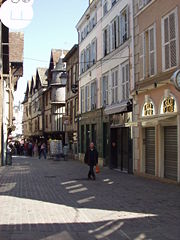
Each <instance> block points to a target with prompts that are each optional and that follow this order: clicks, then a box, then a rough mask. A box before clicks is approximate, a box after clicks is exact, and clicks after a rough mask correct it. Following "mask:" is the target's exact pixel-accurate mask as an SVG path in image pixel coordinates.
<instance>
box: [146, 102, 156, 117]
mask: <svg viewBox="0 0 180 240" xmlns="http://www.w3.org/2000/svg"><path fill="white" fill-rule="evenodd" d="M153 114H154V106H153V103H151V102H147V103H145V104H144V116H152V115H153Z"/></svg>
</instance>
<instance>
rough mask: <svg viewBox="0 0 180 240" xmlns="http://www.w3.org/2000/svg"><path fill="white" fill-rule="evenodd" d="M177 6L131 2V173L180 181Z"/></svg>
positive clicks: (155, 0) (179, 23)
mask: <svg viewBox="0 0 180 240" xmlns="http://www.w3.org/2000/svg"><path fill="white" fill-rule="evenodd" d="M179 26H180V2H179V1H178V0H174V1H168V0H163V1H162V0H152V1H138V0H136V1H134V76H135V91H134V97H133V102H134V107H133V118H134V119H133V120H134V123H135V124H136V126H134V131H133V139H134V144H133V145H134V172H135V173H137V174H145V175H149V176H153V177H158V178H163V179H168V180H173V181H176V182H180V151H179V147H180V92H179V91H178V90H177V89H176V88H175V85H174V84H173V82H172V81H171V77H172V75H173V74H174V73H175V72H176V70H178V69H180V62H179V57H180V47H179V46H180V30H179Z"/></svg>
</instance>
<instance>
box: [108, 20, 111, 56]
mask: <svg viewBox="0 0 180 240" xmlns="http://www.w3.org/2000/svg"><path fill="white" fill-rule="evenodd" d="M110 29H111V26H110V25H109V26H108V28H107V53H109V52H110V46H111V38H110Z"/></svg>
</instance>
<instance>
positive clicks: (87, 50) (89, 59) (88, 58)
mask: <svg viewBox="0 0 180 240" xmlns="http://www.w3.org/2000/svg"><path fill="white" fill-rule="evenodd" d="M85 62H86V63H85V66H86V67H85V70H88V69H89V68H90V67H91V45H90V44H89V45H88V46H87V48H86V60H85Z"/></svg>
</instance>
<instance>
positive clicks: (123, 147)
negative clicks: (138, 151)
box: [110, 127, 132, 173]
mask: <svg viewBox="0 0 180 240" xmlns="http://www.w3.org/2000/svg"><path fill="white" fill-rule="evenodd" d="M110 166H111V167H112V168H118V169H120V170H121V171H125V172H129V173H132V140H131V137H130V128H128V127H127V128H126V127H120V128H111V164H110Z"/></svg>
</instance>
